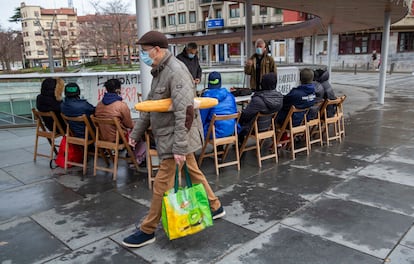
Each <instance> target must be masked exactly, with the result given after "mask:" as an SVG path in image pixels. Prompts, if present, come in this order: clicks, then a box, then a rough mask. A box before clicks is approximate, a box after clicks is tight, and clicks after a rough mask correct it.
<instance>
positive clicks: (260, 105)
mask: <svg viewBox="0 0 414 264" xmlns="http://www.w3.org/2000/svg"><path fill="white" fill-rule="evenodd" d="M276 85H277V76H276V74H275V73H273V72H272V73H267V74H265V75H263V78H262V83H261V90H256V91H255V93H254V94H253V96H252V98H251V100H250V103H249V104H248V105H247V106H246V108H245V109H244V110H243V111H242V113H241V116H240V119H239V124H240V130H239V134H238V136H239V145H241V144H242V143H243V140H244V138H245V137H246V135H247V134H248V133H249V131H250V128H251V126H252V125H253V121H254V119H255V117H256V115H257V114H258V113H263V114H269V113H275V112H278V111H279V110H280V109H281V108H282V104H283V95H282V94H281V93H280V92H278V91H276ZM270 122H271V118H270V117H269V118H268V119H266V118H263V119H262V120H259V122H258V123H259V124H258V125H259V130H260V129H263V128H267V127H269V125H270Z"/></svg>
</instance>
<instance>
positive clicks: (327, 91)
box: [313, 69, 336, 117]
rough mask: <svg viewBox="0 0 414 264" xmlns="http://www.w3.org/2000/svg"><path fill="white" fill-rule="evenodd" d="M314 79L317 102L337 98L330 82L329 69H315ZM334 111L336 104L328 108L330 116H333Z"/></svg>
mask: <svg viewBox="0 0 414 264" xmlns="http://www.w3.org/2000/svg"><path fill="white" fill-rule="evenodd" d="M313 80H314V82H315V95H316V98H315V103H317V102H321V101H324V100H325V99H329V100H335V99H336V96H335V92H334V90H333V89H332V85H331V84H330V83H329V71H327V70H323V69H317V70H315V71H314V77H313ZM314 111H315V110H314ZM334 113H335V106H334V105H329V106H328V108H327V114H328V116H329V117H331V116H333V115H334Z"/></svg>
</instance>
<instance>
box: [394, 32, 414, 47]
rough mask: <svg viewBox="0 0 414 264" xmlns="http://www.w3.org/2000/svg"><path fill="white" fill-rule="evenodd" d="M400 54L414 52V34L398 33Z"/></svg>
mask: <svg viewBox="0 0 414 264" xmlns="http://www.w3.org/2000/svg"><path fill="white" fill-rule="evenodd" d="M397 51H398V52H405V51H414V32H400V33H398V48H397Z"/></svg>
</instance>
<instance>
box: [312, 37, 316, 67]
mask: <svg viewBox="0 0 414 264" xmlns="http://www.w3.org/2000/svg"><path fill="white" fill-rule="evenodd" d="M316 37H317V35H313V36H312V64H316Z"/></svg>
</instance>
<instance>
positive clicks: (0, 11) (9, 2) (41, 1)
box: [0, 0, 142, 30]
mask: <svg viewBox="0 0 414 264" xmlns="http://www.w3.org/2000/svg"><path fill="white" fill-rule="evenodd" d="M122 1H123V3H124V4H127V5H128V8H129V10H130V11H129V12H130V13H133V14H135V0H122ZM141 1H142V0H141ZM21 2H25V3H26V5H37V6H41V7H43V8H61V7H68V0H1V4H2V5H1V8H0V25H1V27H2V28H3V29H8V28H12V29H16V30H21V25H20V24H19V23H10V22H8V20H9V18H10V17H11V16H13V15H14V9H15V8H16V7H19V6H20V3H21ZM72 2H73V7H74V8H75V9H76V11H77V14H78V15H80V16H81V15H86V14H93V13H95V9H94V8H93V7H92V5H91V4H90V0H72ZM99 2H100V3H101V4H104V3H106V2H110V0H100V1H99Z"/></svg>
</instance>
